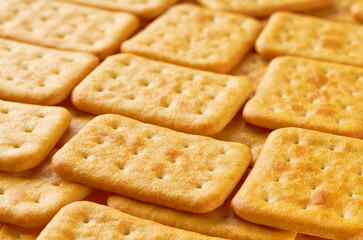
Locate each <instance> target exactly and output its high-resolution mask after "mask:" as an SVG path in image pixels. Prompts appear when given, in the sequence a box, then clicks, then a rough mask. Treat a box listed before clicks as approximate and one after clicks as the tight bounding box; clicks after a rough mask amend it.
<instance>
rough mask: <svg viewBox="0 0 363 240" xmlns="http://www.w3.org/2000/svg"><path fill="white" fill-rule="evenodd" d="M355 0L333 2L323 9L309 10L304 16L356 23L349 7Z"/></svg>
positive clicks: (334, 0) (335, 0) (336, 0)
mask: <svg viewBox="0 0 363 240" xmlns="http://www.w3.org/2000/svg"><path fill="white" fill-rule="evenodd" d="M355 1H356V0H333V3H332V4H331V5H330V6H328V7H325V8H321V9H317V10H310V11H306V12H304V14H308V15H312V16H316V17H321V18H326V19H331V20H336V21H344V22H353V23H354V22H357V21H356V19H355V18H354V16H353V14H351V13H350V7H351V5H352V4H353V3H354V2H355Z"/></svg>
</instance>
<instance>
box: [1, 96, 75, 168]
mask: <svg viewBox="0 0 363 240" xmlns="http://www.w3.org/2000/svg"><path fill="white" fill-rule="evenodd" d="M70 121H71V116H70V114H69V112H68V111H67V110H66V109H64V108H60V107H43V106H36V105H29V104H23V103H14V102H6V101H1V100H0V132H1V135H0V153H1V154H0V171H10V172H20V171H24V170H27V169H30V168H33V167H35V166H37V165H38V164H39V163H40V162H41V161H43V160H44V158H45V157H46V156H47V155H48V153H49V152H50V151H51V150H52V148H53V147H54V146H55V144H56V143H57V141H58V140H59V138H60V137H61V136H62V134H63V132H64V131H65V130H66V128H67V127H68V125H69V122H70Z"/></svg>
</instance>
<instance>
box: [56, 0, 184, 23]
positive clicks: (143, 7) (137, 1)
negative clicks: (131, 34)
mask: <svg viewBox="0 0 363 240" xmlns="http://www.w3.org/2000/svg"><path fill="white" fill-rule="evenodd" d="M63 1H68V2H74V3H80V4H86V5H89V6H93V7H99V8H104V9H109V10H115V11H126V12H130V13H133V14H135V15H137V16H139V17H140V18H143V19H150V18H155V17H157V16H159V15H160V14H162V13H163V12H164V11H165V9H167V8H168V7H170V6H171V5H173V4H175V3H176V2H178V0H116V1H115V0H103V1H99V0H63Z"/></svg>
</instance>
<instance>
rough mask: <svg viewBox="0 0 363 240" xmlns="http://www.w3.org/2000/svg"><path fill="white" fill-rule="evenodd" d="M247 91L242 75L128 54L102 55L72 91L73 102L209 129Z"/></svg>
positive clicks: (215, 128)
mask: <svg viewBox="0 0 363 240" xmlns="http://www.w3.org/2000/svg"><path fill="white" fill-rule="evenodd" d="M251 91H252V84H251V83H250V81H249V80H248V79H247V78H245V77H233V76H228V75H222V74H216V73H211V72H204V71H199V70H194V69H190V68H185V67H179V66H175V65H171V64H167V63H162V62H157V61H153V60H149V59H146V58H142V57H137V56H135V55H131V54H119V55H116V56H111V57H109V58H107V59H106V60H105V61H104V62H103V63H102V64H101V65H100V66H99V67H97V68H96V70H95V71H93V72H92V73H91V74H90V75H89V76H87V77H86V79H84V80H83V81H82V82H81V83H80V84H79V85H78V86H77V87H76V88H75V90H74V91H73V94H72V101H73V104H74V105H75V106H76V107H77V108H79V109H81V110H83V111H86V112H91V113H94V114H105V113H116V114H120V115H123V116H127V117H131V118H134V119H137V120H140V121H143V122H148V123H152V124H156V125H160V126H164V127H168V128H172V129H175V130H178V131H181V132H187V133H193V134H201V135H210V134H213V133H216V132H219V131H220V130H222V129H223V127H225V126H226V125H227V123H228V122H229V121H230V120H231V119H232V118H233V116H234V115H235V114H236V112H237V111H238V110H239V109H240V107H241V106H242V104H243V103H244V102H245V101H246V100H247V98H248V96H249V94H250V93H251Z"/></svg>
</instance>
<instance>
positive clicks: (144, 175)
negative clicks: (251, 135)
mask: <svg viewBox="0 0 363 240" xmlns="http://www.w3.org/2000/svg"><path fill="white" fill-rule="evenodd" d="M250 161H251V151H250V149H249V148H248V147H246V146H245V145H243V144H240V143H230V142H222V141H217V140H214V139H211V138H208V137H202V136H195V135H189V134H185V133H179V132H175V131H173V130H170V129H166V128H162V127H158V126H154V125H150V124H145V123H141V122H138V121H136V120H133V119H129V118H126V117H122V116H120V115H113V114H107V115H102V116H98V117H96V118H94V119H93V120H92V121H91V122H89V123H88V124H87V125H86V126H85V127H84V128H83V129H82V130H81V131H80V132H79V133H78V134H77V135H76V136H74V137H73V138H72V139H71V140H70V141H69V142H68V143H66V144H65V145H64V147H63V148H62V149H61V150H60V151H59V152H57V153H56V154H55V156H54V157H53V165H52V166H53V169H54V171H55V172H56V173H57V174H58V175H59V176H61V177H63V178H65V179H68V180H70V181H75V182H80V183H83V184H85V185H89V186H93V187H95V188H98V189H101V190H105V191H110V192H115V193H118V194H121V195H124V196H128V197H131V198H135V199H138V200H143V201H148V202H151V203H155V204H160V205H164V206H167V207H171V208H176V209H179V210H185V211H191V212H208V211H211V210H213V209H216V208H217V207H219V206H221V205H222V204H223V202H224V201H225V200H226V198H227V197H228V196H229V194H230V193H231V192H232V190H233V188H234V187H235V186H236V185H237V183H238V181H239V180H240V179H241V177H242V175H243V173H244V172H245V170H246V168H247V167H248V165H249V163H250Z"/></svg>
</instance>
